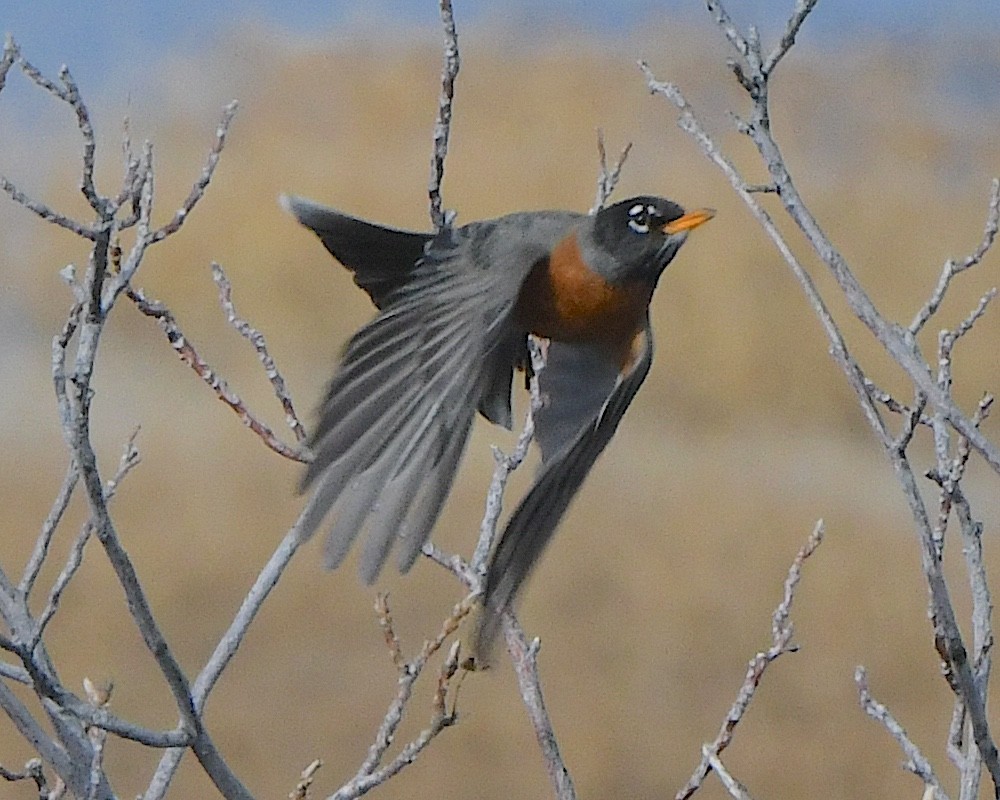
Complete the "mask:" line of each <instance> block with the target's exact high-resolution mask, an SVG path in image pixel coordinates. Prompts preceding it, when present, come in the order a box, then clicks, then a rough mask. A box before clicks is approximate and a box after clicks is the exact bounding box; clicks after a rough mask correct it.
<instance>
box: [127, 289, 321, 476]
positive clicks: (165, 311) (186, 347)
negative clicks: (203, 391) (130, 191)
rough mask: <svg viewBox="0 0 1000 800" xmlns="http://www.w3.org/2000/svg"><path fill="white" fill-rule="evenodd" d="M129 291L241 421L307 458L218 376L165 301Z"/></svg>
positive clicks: (272, 443)
mask: <svg viewBox="0 0 1000 800" xmlns="http://www.w3.org/2000/svg"><path fill="white" fill-rule="evenodd" d="M126 294H127V295H128V297H129V299H130V300H131V301H132V302H133V303H135V305H136V308H138V309H139V310H140V311H141V312H142V313H143V314H145V315H146V316H147V317H152V318H153V319H155V320H156V321H157V323H159V326H160V329H161V330H162V331H163V332H164V334H166V337H167V341H168V342H169V343H170V346H171V347H172V348H174V351H175V352H176V353H177V355H178V357H179V358H180V359H181V361H183V362H184V363H185V364H187V365H188V366H189V367H191V369H193V370H194V371H195V374H197V375H198V377H199V378H201V379H202V380H203V381H204V382H205V383H206V384H208V386H209V387H211V389H212V391H214V392H215V395H216V397H218V398H219V399H220V400H221V401H222V402H223V403H225V404H226V405H227V406H229V407H230V408H231V409H232V410H233V411H235V412H236V415H237V416H238V417H239V418H240V421H241V422H242V423H243V424H244V425H246V426H247V427H248V428H249V429H250V430H252V431H253V432H254V433H255V434H257V436H258V438H260V440H261V441H262V442H264V444H265V445H267V446H268V447H269V448H271V450H273V451H274V452H275V453H277V454H278V455H280V456H284V457H285V458H287V459H290V460H292V461H299V462H304V461H306V457H305V455H304V454H302V453H300V452H299V451H297V450H293V449H292V448H291V447H289V446H288V445H286V444H285V443H284V442H282V441H281V440H280V439H279V438H278V437H277V436H276V435H275V433H274V431H272V430H271V428H270V427H268V426H267V425H266V424H265V423H263V422H261V421H260V419H258V418H257V417H256V416H255V415H254V414H253V412H251V411H250V410H249V409H248V408H247V407H246V405H245V404H244V402H243V400H242V398H241V397H240V396H239V395H238V394H236V392H234V391H232V390H231V389H230V388H229V384H228V383H227V382H226V380H225V379H224V378H222V377H221V376H219V375H218V374H217V373H216V372H215V370H213V369H212V367H211V366H209V364H208V362H206V361H205V360H204V359H203V358H202V357H201V356H200V355H199V354H198V351H197V350H196V349H195V347H194V345H193V344H191V341H190V340H189V339H188V338H187V337H186V336H185V335H184V333H183V331H181V329H180V326H179V325H178V323H177V319H176V318H175V317H174V315H173V314H172V313H171V311H170V309H169V308H167V307H166V306H165V305H164V304H163V303H160V302H158V301H156V300H149V299H147V298H146V296H145V295H144V294H143V293H142V290H141V289H127V290H126Z"/></svg>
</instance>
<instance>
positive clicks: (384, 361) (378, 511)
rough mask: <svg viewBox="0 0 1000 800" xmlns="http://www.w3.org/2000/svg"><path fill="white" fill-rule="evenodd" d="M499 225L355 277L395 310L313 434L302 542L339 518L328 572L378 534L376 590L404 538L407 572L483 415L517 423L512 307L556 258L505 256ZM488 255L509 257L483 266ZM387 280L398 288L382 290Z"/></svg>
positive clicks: (367, 559)
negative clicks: (540, 263) (534, 272)
mask: <svg viewBox="0 0 1000 800" xmlns="http://www.w3.org/2000/svg"><path fill="white" fill-rule="evenodd" d="M292 208H293V209H294V208H297V206H295V205H293V206H292ZM323 214H324V217H323V218H324V219H326V220H330V219H334V218H335V217H339V216H342V215H337V214H336V212H329V211H328V210H324V211H323ZM331 214H332V215H333V216H330V215H331ZM304 221H307V224H308V223H309V222H310V221H311V222H316V220H314V219H311V218H309V217H308V216H306V218H305V220H304ZM339 224H340V222H336V223H334V224H331V225H327V226H326V227H325V228H324V231H327V233H326V236H327V238H330V243H329V244H328V249H330V251H331V252H333V253H334V254H337V253H338V252H345V251H343V249H342V248H341V246H340V245H339V244H338V243H337V241H336V240H335V235H334V234H332V233H329V231H332V230H334V228H335V227H336V225H339ZM345 224H346V223H345ZM357 224H360V225H362V226H369V227H376V226H371V224H370V223H360V221H358V220H353V221H352V222H351V223H350V224H348V226H347V227H348V228H349V229H350V230H352V231H356V230H358V227H357ZM496 229H497V226H496V225H495V223H489V222H487V223H473V224H472V225H468V226H465V227H463V228H459V229H457V230H452V229H447V230H445V231H442V232H441V233H439V234H438V235H437V236H435V238H434V239H433V240H432V241H430V242H429V243H428V244H427V245H426V246H425V247H423V250H422V253H421V255H420V257H419V258H418V259H417V260H416V261H415V262H414V263H413V264H412V265H409V266H408V267H407V269H406V270H405V275H403V274H402V273H399V274H397V273H392V274H391V275H390V272H389V271H388V267H387V268H386V269H385V270H382V271H379V270H380V269H381V268H380V267H378V263H381V264H383V265H389V264H390V262H391V259H390V260H384V259H383V260H382V261H380V262H378V263H376V266H375V267H371V266H370V265H369V266H362V267H358V268H357V270H356V275H357V276H358V278H357V279H358V283H359V284H360V285H362V286H365V288H369V287H370V286H374V287H375V289H374V290H372V289H369V291H371V292H372V296H373V299H376V302H383V303H384V305H383V306H382V310H381V313H380V314H379V315H378V316H377V317H376V318H375V320H374V321H372V322H371V323H369V324H368V325H366V326H365V327H364V328H362V329H361V330H360V331H358V333H357V334H356V335H355V336H354V337H353V338H352V339H351V341H350V342H349V343H348V345H347V348H346V349H345V352H344V356H343V360H342V363H341V365H340V368H339V370H338V372H337V374H336V375H335V376H334V378H333V380H332V382H331V383H330V385H329V388H328V389H327V393H326V397H325V400H324V401H323V403H322V406H321V408H320V413H319V422H318V424H317V426H316V428H315V430H314V431H313V433H312V435H311V437H310V442H309V444H310V447H311V449H312V451H313V455H314V460H313V462H312V463H311V464H310V465H309V467H308V468H307V469H306V472H305V475H304V477H303V479H302V484H301V488H302V490H303V491H305V490H310V491H311V492H312V495H311V497H310V499H309V502H308V504H307V505H306V508H305V510H304V511H303V513H302V516H301V518H300V520H299V523H298V525H299V530H300V533H301V535H302V536H304V537H306V536H310V535H312V534H313V533H314V532H315V531H316V530H317V529H318V528H319V527H320V526H322V525H323V524H324V521H325V520H326V519H327V518H328V517H331V516H332V518H333V523H332V526H331V528H330V532H329V535H328V537H327V539H326V545H325V561H326V564H327V566H328V567H330V568H334V567H336V566H338V565H339V564H340V563H341V562H342V561H343V559H344V558H345V557H346V555H347V553H348V552H349V551H350V549H351V547H352V545H353V543H354V541H355V540H356V539H357V538H358V535H359V533H360V532H361V531H362V530H365V529H367V536H366V538H365V542H364V545H363V552H362V557H361V562H360V571H361V576H362V578H363V579H364V580H365V581H366V582H369V583H370V582H372V581H373V580H374V579H375V578H376V576H377V575H378V573H379V571H380V569H381V568H382V566H383V564H384V562H385V561H386V559H387V557H388V554H389V551H390V550H391V549H392V546H393V544H394V543H395V542H396V541H397V540H401V541H400V546H399V547H398V548H397V551H398V552H397V557H398V564H399V568H400V569H401V570H402V571H406V570H407V569H409V568H410V566H412V564H413V562H414V561H415V560H416V558H417V556H418V555H419V554H420V549H421V547H422V545H423V544H424V542H425V541H426V540H427V538H428V536H429V535H430V532H431V529H432V528H433V526H434V523H435V521H436V520H437V517H438V515H439V513H440V511H441V507H442V505H443V504H444V501H445V499H446V498H447V496H448V493H449V491H450V489H451V485H452V482H453V480H454V477H455V472H456V470H457V468H458V464H459V461H460V460H461V457H462V454H463V452H464V450H465V445H466V441H467V439H468V434H469V429H470V427H471V425H472V421H473V418H474V416H475V414H476V411H477V409H480V410H482V411H483V413H484V415H486V416H487V417H489V418H490V419H497V418H500V419H498V421H502V418H503V417H504V416H505V415H506V416H507V417H508V418H509V404H510V385H511V374H512V365H513V364H514V363H515V361H516V360H517V359H518V358H519V357H520V349H521V348H523V347H524V344H523V338H524V337H523V335H521V337H520V340H521V341H520V343H519V340H518V336H517V332H516V330H515V329H514V327H513V326H512V323H511V322H510V317H511V311H512V309H513V308H514V305H515V302H516V299H517V295H518V293H519V291H520V287H521V285H522V283H523V281H524V278H525V277H526V276H527V274H528V273H529V272H530V269H531V266H532V265H533V263H534V262H535V261H536V260H537V258H538V254H537V253H536V252H535V251H536V250H538V249H541V250H542V252H547V250H545V249H544V243H543V244H541V245H538V244H536V243H531V242H528V243H527V246H526V245H525V244H522V245H521V246H518V241H519V240H517V239H515V240H514V242H513V243H511V244H508V245H506V246H505V247H503V248H500V249H499V250H498V248H497V244H498V242H497V241H494V240H491V237H493V236H494V235H495V232H496ZM397 233H399V234H400V235H401V236H407V234H405V233H401V232H397ZM321 235H322V234H321ZM351 235H353V234H351ZM394 241H400V242H405V241H412V240H408V239H394ZM324 243H327V240H326V239H324ZM373 247H375V248H376V249H377V248H378V247H381V245H378V244H374V245H373ZM484 250H485V251H488V252H490V253H495V254H496V255H497V256H498V257H497V258H496V259H495V260H494V261H489V262H484V261H483V260H481V259H476V258H474V257H473V254H475V253H476V252H480V251H484ZM394 252H395V253H396V255H394V256H393V258H396V257H402V256H399V255H398V254H399V253H400V252H402V251H401V250H397V251H394ZM345 258H347V256H345ZM368 258H369V260H375V261H378V260H377V259H374V257H373V256H368ZM355 263H356V264H360V263H361V262H359V261H356V262H355ZM347 265H348V266H351V264H350V263H348V264H347ZM395 266H397V267H402V266H403V264H402V262H399V263H397V264H396V265H395ZM384 275H390V277H391V280H390V279H389V278H386V279H385V280H384V281H382V277H381V276H384ZM379 281H382V282H381V283H380V282H379ZM366 284H367V285H366Z"/></svg>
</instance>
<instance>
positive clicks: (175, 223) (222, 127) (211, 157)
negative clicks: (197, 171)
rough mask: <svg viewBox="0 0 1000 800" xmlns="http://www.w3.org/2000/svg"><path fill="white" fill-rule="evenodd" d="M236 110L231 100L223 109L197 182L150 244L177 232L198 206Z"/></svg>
mask: <svg viewBox="0 0 1000 800" xmlns="http://www.w3.org/2000/svg"><path fill="white" fill-rule="evenodd" d="M238 108H239V103H237V102H236V101H235V100H233V101H232V102H231V103H230V104H229V105H227V106H226V107H225V109H223V112H222V121H221V122H220V123H219V127H218V128H216V129H215V142H214V143H213V144H212V147H211V148H210V149H209V151H208V159H207V160H206V162H205V166H204V168H203V169H202V171H201V175H200V176H199V177H198V180H196V181H195V182H194V185H193V186H192V187H191V191H190V192H189V193H188V196H187V198H186V199H185V200H184V202H183V203H182V204H181V207H180V208H179V209H177V211H176V212H175V213H174V216H173V218H172V219H171V220H170V222H168V223H167V224H166V225H164V226H163V227H162V228H159V229H158V230H156V231H154V232H153V233H152V234H151V236H150V244H155V243H156V242H159V241H161V240H162V239H165V238H167V237H168V236H171V235H173V234H174V233H176V232H177V231H179V230H180V228H181V225H183V224H184V221H185V220H186V219H187V218H188V215H189V214H190V213H191V211H192V210H193V209H194V207H195V206H196V205H198V201H199V200H201V198H202V197H203V196H204V195H205V190H206V189H207V188H208V184H209V183H211V181H212V176H213V175H214V174H215V168H216V167H217V166H218V165H219V157H220V156H221V155H222V148H223V147H225V144H226V136H227V135H228V134H229V126H230V125H231V124H232V122H233V117H235V116H236V111H237V109H238Z"/></svg>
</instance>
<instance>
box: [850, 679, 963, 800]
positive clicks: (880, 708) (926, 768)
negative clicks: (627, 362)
mask: <svg viewBox="0 0 1000 800" xmlns="http://www.w3.org/2000/svg"><path fill="white" fill-rule="evenodd" d="M854 682H855V684H857V687H858V700H859V701H860V703H861V708H862V709H863V710H864V712H865V713H866V714H867V715H868V716H869V717H871V718H872V719H873V720H875V721H876V722H878V723H879V724H881V725H882V727H884V728H885V729H886V730H887V731H888V732H889V735H890V736H892V738H893V739H895V740H896V743H897V744H898V745H899V747H900V749H902V751H903V754H904V755H905V756H906V758H907V761H906V763H905V764H904V765H903V766H904V767H905V768H906V769H908V770H909V771H910V772H912V773H913V774H914V775H916V776H917V777H918V778H920V780H922V781H923V782H924V785H925V786H930V787H931V788H933V790H934V795H933V797H934V798H935V800H948V795H947V794H945V791H944V789H943V788H942V787H941V782H940V781H939V780H938V778H937V775H935V774H934V768H933V767H932V766H931V764H930V762H929V761H928V760H927V759H926V758H924V756H923V754H922V753H921V752H920V749H919V748H918V747H917V746H916V745H915V744H914V743H913V742H912V741H911V740H910V737H909V736H907V735H906V731H905V730H904V729H903V726H902V725H900V724H899V722H897V721H896V718H895V717H894V716H893V715H892V712H890V711H889V709H887V708H886V707H885V706H884V705H882V704H881V703H879V702H878V701H877V700H875V698H874V697H872V694H871V690H870V689H869V688H868V673H867V672H866V670H865V668H864V667H858V668H857V669H855V670H854Z"/></svg>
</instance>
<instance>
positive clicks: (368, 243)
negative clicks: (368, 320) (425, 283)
mask: <svg viewBox="0 0 1000 800" xmlns="http://www.w3.org/2000/svg"><path fill="white" fill-rule="evenodd" d="M279 202H280V203H281V205H282V206H283V207H284V208H285V209H286V210H287V211H288V212H289V213H291V214H292V215H293V216H294V217H295V218H296V219H297V220H298V221H299V222H301V223H302V224H303V225H305V226H306V227H307V228H309V229H310V230H311V231H313V233H315V234H316V235H317V236H319V238H320V241H322V242H323V245H324V246H325V247H326V249H327V250H329V251H330V253H331V254H332V255H333V257H334V258H336V259H337V261H339V262H340V263H341V264H343V265H344V266H345V267H347V268H348V269H349V270H351V272H353V273H354V281H355V283H357V284H358V286H360V287H361V288H362V289H364V290H365V291H366V292H368V294H369V296H370V297H371V299H372V302H374V303H375V305H376V306H378V307H379V308H384V307H385V306H387V305H388V304H389V303H390V302H391V301H392V299H393V297H394V296H396V295H397V294H398V293H399V292H400V291H401V290H402V289H404V288H405V286H406V284H407V283H408V282H409V280H410V273H411V272H412V270H413V268H414V265H415V264H416V263H417V261H418V260H419V259H420V258H421V257H422V256H423V254H424V247H425V246H426V245H427V243H428V242H429V241H431V239H433V238H434V236H433V234H430V233H418V232H415V231H404V230H399V229H397V228H386V227H385V226H383V225H376V224H375V223H372V222H366V221H365V220H363V219H357V218H356V217H352V216H349V215H347V214H342V213H341V212H339V211H337V210H335V209H332V208H327V207H326V206H321V205H318V204H317V203H313V202H311V201H309V200H305V199H304V198H301V197H290V196H288V195H282V196H281V197H280V198H279Z"/></svg>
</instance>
